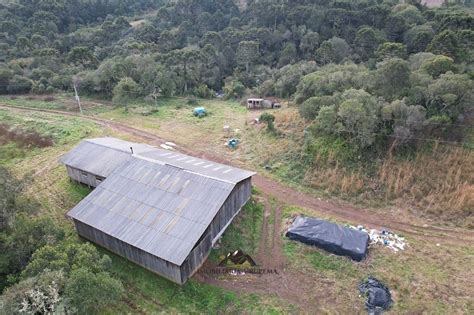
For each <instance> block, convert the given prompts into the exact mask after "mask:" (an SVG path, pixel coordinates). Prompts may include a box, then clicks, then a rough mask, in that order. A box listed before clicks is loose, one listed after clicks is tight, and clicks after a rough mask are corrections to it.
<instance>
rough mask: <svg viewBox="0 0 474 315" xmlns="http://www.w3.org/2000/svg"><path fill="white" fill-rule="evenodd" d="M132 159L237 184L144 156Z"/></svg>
mask: <svg viewBox="0 0 474 315" xmlns="http://www.w3.org/2000/svg"><path fill="white" fill-rule="evenodd" d="M132 157H136V158H138V159H141V160H145V161H148V162H151V163H156V164H160V165H169V166H172V167H176V168H179V169H181V170H183V171H184V172H188V173H190V174H194V175H198V176H201V177H205V178H210V179H214V180H217V181H220V182H224V183H228V184H232V185H236V184H237V183H236V182H231V181H228V180H225V179H222V178H217V177H213V176H209V175H204V174H202V173H198V172H196V171H192V170H189V169H187V168H184V167H181V166H178V165H175V164H172V163H169V162H163V161H160V160H157V159H153V158H149V157H146V156H143V155H140V154H132ZM229 167H232V166H229Z"/></svg>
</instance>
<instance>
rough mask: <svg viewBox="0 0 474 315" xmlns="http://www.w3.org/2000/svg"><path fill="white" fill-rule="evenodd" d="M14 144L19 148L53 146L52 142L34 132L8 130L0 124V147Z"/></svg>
mask: <svg viewBox="0 0 474 315" xmlns="http://www.w3.org/2000/svg"><path fill="white" fill-rule="evenodd" d="M8 142H15V143H17V144H18V145H19V146H21V147H25V148H30V147H36V148H45V147H50V146H52V145H53V140H52V139H51V138H48V137H43V136H41V135H39V134H38V133H36V132H32V131H25V130H21V129H17V128H14V129H12V128H10V127H9V126H8V125H6V124H0V145H3V144H6V143H8Z"/></svg>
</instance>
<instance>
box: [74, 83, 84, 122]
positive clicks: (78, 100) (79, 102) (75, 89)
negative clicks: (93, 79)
mask: <svg viewBox="0 0 474 315" xmlns="http://www.w3.org/2000/svg"><path fill="white" fill-rule="evenodd" d="M73 86H74V92H75V93H76V101H77V104H79V110H80V111H81V115H82V114H83V112H82V106H81V99H80V98H79V94H77V88H76V84H74V85H73Z"/></svg>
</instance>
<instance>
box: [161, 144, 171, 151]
mask: <svg viewBox="0 0 474 315" xmlns="http://www.w3.org/2000/svg"><path fill="white" fill-rule="evenodd" d="M160 147H162V148H163V149H166V150H173V147H170V146H169V145H166V144H160Z"/></svg>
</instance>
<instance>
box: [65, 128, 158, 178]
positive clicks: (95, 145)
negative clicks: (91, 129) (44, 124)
mask: <svg viewBox="0 0 474 315" xmlns="http://www.w3.org/2000/svg"><path fill="white" fill-rule="evenodd" d="M130 147H132V148H133V152H134V153H143V152H146V151H149V150H153V149H154V147H152V146H149V145H146V144H141V143H133V142H128V141H124V140H120V139H116V138H109V137H107V138H96V139H87V140H84V141H81V143H79V145H77V146H76V147H74V148H73V149H72V150H71V151H69V152H68V153H66V154H65V155H64V156H62V157H61V159H60V160H59V161H60V162H61V163H63V164H65V165H69V166H71V167H74V168H76V169H80V170H82V171H85V172H88V173H91V174H94V175H98V176H102V177H107V176H109V175H110V174H112V172H113V171H114V170H115V169H117V168H118V167H119V166H121V165H123V164H124V163H126V162H127V161H129V160H130V159H131V158H132V153H131V150H130Z"/></svg>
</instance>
